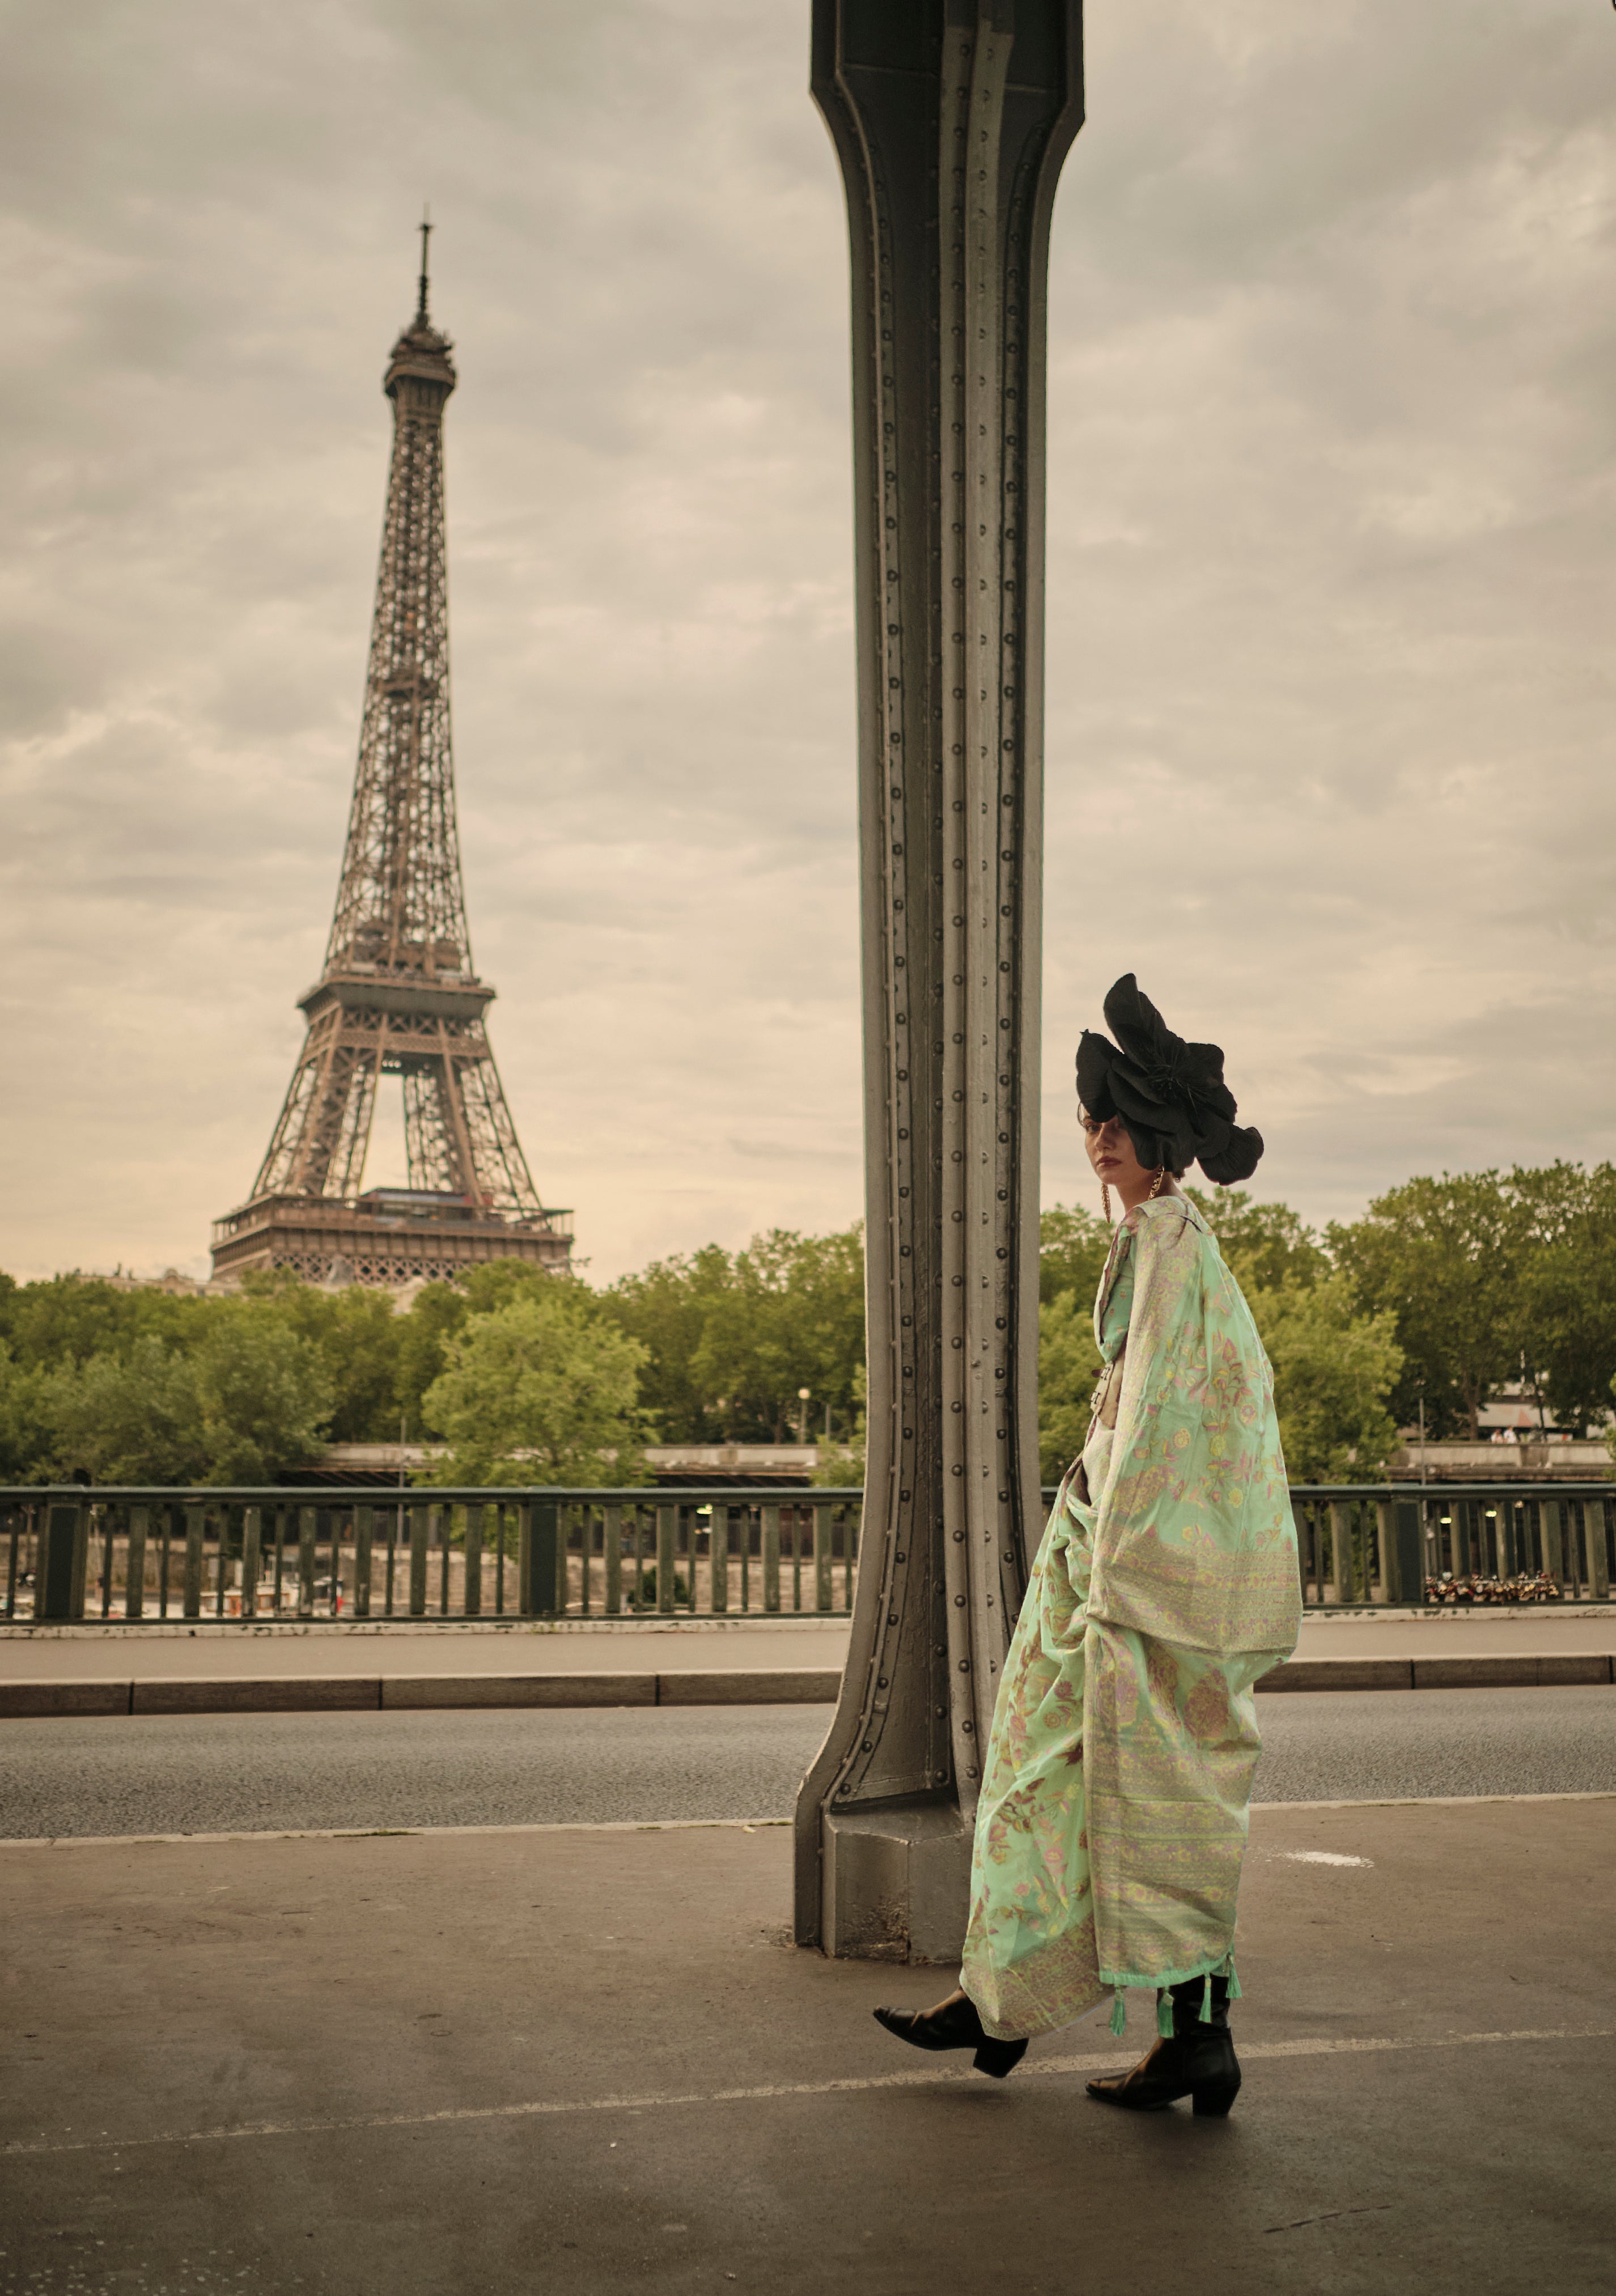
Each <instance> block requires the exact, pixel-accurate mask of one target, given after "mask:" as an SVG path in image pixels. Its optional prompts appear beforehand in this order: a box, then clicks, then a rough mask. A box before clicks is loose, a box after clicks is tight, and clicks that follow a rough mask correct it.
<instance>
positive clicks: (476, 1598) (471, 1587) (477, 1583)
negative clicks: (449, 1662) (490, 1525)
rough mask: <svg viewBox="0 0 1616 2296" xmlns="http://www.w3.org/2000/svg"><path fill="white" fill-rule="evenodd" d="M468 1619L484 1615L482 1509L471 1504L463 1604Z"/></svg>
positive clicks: (467, 1520) (467, 1532) (466, 1544)
mask: <svg viewBox="0 0 1616 2296" xmlns="http://www.w3.org/2000/svg"><path fill="white" fill-rule="evenodd" d="M462 1608H463V1611H464V1614H465V1616H466V1617H467V1618H468V1619H476V1618H480V1617H481V1615H482V1509H481V1508H480V1506H469V1507H467V1509H466V1511H465V1600H464V1603H463V1605H462Z"/></svg>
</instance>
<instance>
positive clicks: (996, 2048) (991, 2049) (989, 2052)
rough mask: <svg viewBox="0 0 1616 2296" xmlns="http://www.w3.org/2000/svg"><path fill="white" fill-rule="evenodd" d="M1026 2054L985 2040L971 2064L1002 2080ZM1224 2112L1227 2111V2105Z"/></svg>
mask: <svg viewBox="0 0 1616 2296" xmlns="http://www.w3.org/2000/svg"><path fill="white" fill-rule="evenodd" d="M1026 2054H1027V2044H1026V2042H1025V2041H994V2040H985V2041H983V2042H982V2043H981V2045H980V2047H979V2048H978V2050H977V2053H976V2054H975V2056H973V2057H972V2060H971V2062H972V2064H973V2065H974V2066H975V2068H976V2070H977V2071H978V2072H979V2073H990V2074H991V2075H992V2077H993V2079H995V2080H1003V2079H1004V2078H1005V2074H1006V2073H1013V2071H1015V2069H1016V2067H1017V2066H1018V2065H1019V2064H1020V2063H1021V2059H1022V2058H1023V2057H1024V2056H1025V2055H1026ZM1231 2102H1232V2100H1231ZM1224 2111H1225V2112H1227V2111H1228V2106H1227V2105H1226V2106H1225V2107H1224Z"/></svg>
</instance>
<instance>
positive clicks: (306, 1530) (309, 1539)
mask: <svg viewBox="0 0 1616 2296" xmlns="http://www.w3.org/2000/svg"><path fill="white" fill-rule="evenodd" d="M318 1529H319V1516H318V1513H317V1512H316V1509H315V1508H313V1507H311V1506H306V1507H299V1509H298V1616H299V1619H312V1618H313V1616H314V1614H315V1537H316V1532H317V1531H318Z"/></svg>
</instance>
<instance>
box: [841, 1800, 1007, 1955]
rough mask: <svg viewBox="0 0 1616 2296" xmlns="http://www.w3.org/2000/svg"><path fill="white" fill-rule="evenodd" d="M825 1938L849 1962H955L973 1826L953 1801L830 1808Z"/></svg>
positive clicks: (967, 1895) (966, 1904)
mask: <svg viewBox="0 0 1616 2296" xmlns="http://www.w3.org/2000/svg"><path fill="white" fill-rule="evenodd" d="M822 1823H823V1825H824V1879H823V1887H824V1914H823V1927H822V1929H821V1933H820V1942H821V1945H822V1947H823V1949H824V1952H825V1953H827V1954H829V1955H830V1956H832V1957H833V1959H836V1960H845V1961H904V1962H955V1961H957V1960H958V1959H959V1957H960V1954H961V1951H962V1949H963V1948H964V1942H965V1919H966V1915H967V1914H968V1913H969V1911H970V1904H971V1841H972V1833H973V1830H974V1829H973V1827H972V1824H971V1822H970V1821H969V1820H968V1819H967V1818H966V1817H965V1816H964V1814H963V1813H962V1811H961V1810H960V1808H958V1805H957V1804H956V1803H954V1802H937V1801H893V1802H882V1803H878V1804H876V1805H874V1807H871V1808H863V1809H857V1810H848V1811H841V1812H833V1811H830V1810H827V1811H826V1812H825V1813H824V1819H823V1821H822Z"/></svg>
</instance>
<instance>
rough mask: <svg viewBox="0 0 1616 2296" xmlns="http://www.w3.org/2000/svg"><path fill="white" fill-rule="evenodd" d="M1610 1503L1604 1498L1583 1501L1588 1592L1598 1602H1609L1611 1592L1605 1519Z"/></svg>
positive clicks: (1609, 1559)
mask: <svg viewBox="0 0 1616 2296" xmlns="http://www.w3.org/2000/svg"><path fill="white" fill-rule="evenodd" d="M1608 1504H1609V1502H1608V1501H1606V1500H1604V1499H1584V1500H1583V1502H1582V1524H1583V1532H1584V1536H1585V1539H1586V1542H1587V1558H1588V1593H1589V1594H1590V1595H1592V1596H1593V1597H1594V1599H1595V1602H1598V1603H1604V1602H1608V1601H1609V1600H1610V1594H1611V1558H1610V1554H1609V1551H1608V1548H1607V1546H1606V1533H1605V1520H1604V1511H1605V1507H1606V1505H1608Z"/></svg>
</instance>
